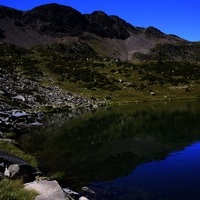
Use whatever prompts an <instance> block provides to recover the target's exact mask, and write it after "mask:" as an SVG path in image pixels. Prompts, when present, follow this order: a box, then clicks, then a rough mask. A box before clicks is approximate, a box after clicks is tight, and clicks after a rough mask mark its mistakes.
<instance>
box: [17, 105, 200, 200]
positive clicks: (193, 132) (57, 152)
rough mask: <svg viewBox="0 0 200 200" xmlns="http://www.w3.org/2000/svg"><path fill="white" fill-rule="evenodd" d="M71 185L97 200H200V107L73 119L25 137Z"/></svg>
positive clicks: (130, 108)
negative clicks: (87, 188) (93, 192)
mask: <svg viewBox="0 0 200 200" xmlns="http://www.w3.org/2000/svg"><path fill="white" fill-rule="evenodd" d="M20 143H21V145H22V146H23V147H24V148H25V150H26V151H28V152H29V153H31V154H33V155H35V156H36V158H37V159H38V161H39V167H40V169H41V170H42V171H44V172H45V173H46V174H47V175H51V176H54V177H56V178H57V179H58V180H60V182H61V183H62V185H63V186H64V187H70V188H71V189H73V190H76V191H79V192H81V187H82V186H89V187H90V188H91V189H93V190H94V191H95V192H96V193H95V194H91V195H89V196H88V197H89V199H95V200H122V199H123V200H199V199H200V101H180V102H162V103H146V104H133V105H123V106H113V107H110V108H102V109H99V110H98V111H96V112H93V113H87V114H84V115H82V116H80V117H78V118H74V119H70V120H68V118H67V115H65V113H62V114H57V115H54V116H49V117H48V119H47V121H46V124H45V125H44V126H43V127H41V128H38V129H37V130H34V131H32V133H31V134H27V135H24V136H23V137H22V138H21V139H20Z"/></svg>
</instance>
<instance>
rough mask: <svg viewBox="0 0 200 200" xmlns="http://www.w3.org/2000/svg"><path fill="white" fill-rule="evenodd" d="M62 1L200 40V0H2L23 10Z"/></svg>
mask: <svg viewBox="0 0 200 200" xmlns="http://www.w3.org/2000/svg"><path fill="white" fill-rule="evenodd" d="M47 3H59V4H62V5H68V6H71V7H73V8H75V9H76V10H78V11H80V12H81V13H84V14H85V13H92V12H93V11H96V10H101V11H104V12H105V13H107V14H108V15H117V16H119V17H120V18H122V19H124V20H126V21H127V22H129V23H130V24H132V25H134V26H140V27H148V26H154V27H156V28H158V29H160V30H161V31H163V32H164V33H167V34H175V35H178V36H180V37H182V38H184V39H187V40H190V41H200V0H53V1H52V0H1V1H0V5H4V6H9V7H12V8H16V9H19V10H30V9H32V8H33V7H35V6H38V5H42V4H47Z"/></svg>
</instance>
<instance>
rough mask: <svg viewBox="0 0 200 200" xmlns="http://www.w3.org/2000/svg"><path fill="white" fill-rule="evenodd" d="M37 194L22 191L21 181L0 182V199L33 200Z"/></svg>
mask: <svg viewBox="0 0 200 200" xmlns="http://www.w3.org/2000/svg"><path fill="white" fill-rule="evenodd" d="M36 195H37V193H36V192H35V191H30V190H26V189H24V185H23V183H22V181H21V180H7V179H3V180H0V199H2V200H3V199H5V200H33V199H35V197H36Z"/></svg>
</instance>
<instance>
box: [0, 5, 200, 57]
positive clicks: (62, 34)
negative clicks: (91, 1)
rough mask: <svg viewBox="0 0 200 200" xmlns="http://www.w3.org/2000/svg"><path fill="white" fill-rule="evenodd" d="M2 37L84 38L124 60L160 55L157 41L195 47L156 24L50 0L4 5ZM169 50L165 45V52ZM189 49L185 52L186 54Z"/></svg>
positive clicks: (26, 42)
mask: <svg viewBox="0 0 200 200" xmlns="http://www.w3.org/2000/svg"><path fill="white" fill-rule="evenodd" d="M0 41H1V42H7V43H10V44H15V45H17V46H20V47H24V48H31V47H33V46H35V45H43V44H52V43H55V42H56V43H63V44H65V43H71V42H76V43H80V42H84V43H85V44H87V45H89V46H90V47H91V48H93V50H94V51H95V52H96V53H97V54H99V55H100V56H106V57H107V56H108V57H112V58H117V59H121V60H138V59H140V60H143V59H144V56H141V54H142V55H144V54H145V55H147V54H148V55H150V56H152V55H153V56H155V55H156V56H157V55H159V54H158V53H157V52H155V48H156V50H157V44H159V45H165V44H170V45H172V46H171V47H172V48H173V49H174V48H176V47H177V46H178V48H182V46H184V47H185V46H186V48H187V46H188V45H190V49H191V51H190V52H189V54H193V51H195V50H194V49H192V48H191V46H193V43H190V42H188V41H186V40H184V39H182V38H179V37H177V36H175V35H167V34H165V33H163V32H161V31H160V30H158V29H156V28H154V27H147V28H141V27H135V26H133V25H131V24H129V23H127V22H126V21H124V20H123V19H120V18H119V17H117V16H108V15H107V14H106V13H104V12H101V11H95V12H93V13H92V14H85V15H83V14H81V13H80V12H78V11H77V10H75V9H73V8H71V7H68V6H62V5H58V4H47V5H43V6H39V7H36V8H34V9H32V10H29V11H26V12H22V11H18V10H15V9H11V8H7V7H3V6H1V7H0ZM111 47H112V48H111ZM184 47H183V48H184ZM195 48H196V47H195ZM198 48H199V46H198ZM152 49H153V51H152ZM165 49H166V48H165ZM158 50H159V48H158ZM170 50H171V49H170ZM170 52H171V51H169V50H168V49H166V52H165V53H166V54H168V53H170ZM187 53H188V52H183V55H185V54H187ZM193 57H195V55H194V56H193ZM173 59H176V58H175V57H173ZM194 59H195V58H194Z"/></svg>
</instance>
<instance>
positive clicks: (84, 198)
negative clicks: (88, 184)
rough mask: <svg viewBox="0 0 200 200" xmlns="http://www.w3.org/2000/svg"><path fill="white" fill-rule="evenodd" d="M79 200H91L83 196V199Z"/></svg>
mask: <svg viewBox="0 0 200 200" xmlns="http://www.w3.org/2000/svg"><path fill="white" fill-rule="evenodd" d="M79 200H89V199H88V198H86V197H83V196H82V197H80V198H79Z"/></svg>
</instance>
